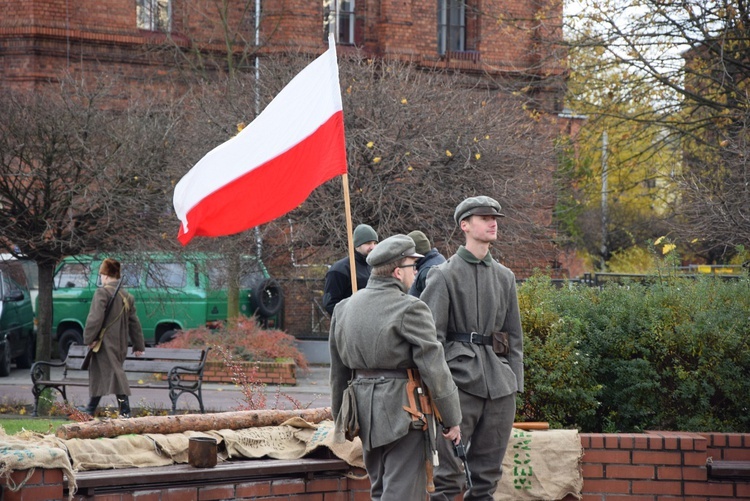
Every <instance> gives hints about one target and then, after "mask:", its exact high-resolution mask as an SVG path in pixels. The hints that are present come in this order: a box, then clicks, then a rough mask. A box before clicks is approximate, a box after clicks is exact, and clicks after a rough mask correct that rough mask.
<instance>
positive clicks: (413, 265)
mask: <svg viewBox="0 0 750 501" xmlns="http://www.w3.org/2000/svg"><path fill="white" fill-rule="evenodd" d="M396 268H414V270H415V271H416V269H417V263H412V264H404V265H401V266H396Z"/></svg>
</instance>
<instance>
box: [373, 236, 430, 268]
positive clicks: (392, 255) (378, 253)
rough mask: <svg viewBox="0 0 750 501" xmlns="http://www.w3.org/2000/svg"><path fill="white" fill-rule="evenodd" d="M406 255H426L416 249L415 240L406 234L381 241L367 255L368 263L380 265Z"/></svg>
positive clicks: (418, 256)
mask: <svg viewBox="0 0 750 501" xmlns="http://www.w3.org/2000/svg"><path fill="white" fill-rule="evenodd" d="M404 257H416V258H420V257H424V256H423V255H422V254H417V251H416V250H415V249H414V240H412V239H411V237H408V236H406V235H400V234H399V235H393V236H392V237H388V238H386V239H385V240H383V241H382V242H380V243H379V244H378V245H377V247H375V249H373V251H372V252H370V254H369V255H368V256H367V264H369V265H370V266H380V265H383V264H388V263H390V262H391V261H397V260H399V259H401V258H404Z"/></svg>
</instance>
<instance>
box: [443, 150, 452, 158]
mask: <svg viewBox="0 0 750 501" xmlns="http://www.w3.org/2000/svg"><path fill="white" fill-rule="evenodd" d="M445 156H446V157H448V158H451V157H453V153H451V150H445Z"/></svg>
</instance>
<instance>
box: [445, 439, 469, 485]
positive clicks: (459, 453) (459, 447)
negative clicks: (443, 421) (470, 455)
mask: <svg viewBox="0 0 750 501" xmlns="http://www.w3.org/2000/svg"><path fill="white" fill-rule="evenodd" d="M443 431H444V432H445V433H447V432H448V429H447V428H443ZM451 444H452V445H453V454H455V455H456V457H457V458H458V459H460V460H461V462H462V463H463V464H464V474H465V475H466V487H467V488H468V489H471V488H472V487H474V484H473V482H472V481H471V470H469V460H468V459H467V458H466V447H465V446H464V442H463V440H461V441H459V442H458V443H457V444H456V443H454V442H451Z"/></svg>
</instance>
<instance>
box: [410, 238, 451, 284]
mask: <svg viewBox="0 0 750 501" xmlns="http://www.w3.org/2000/svg"><path fill="white" fill-rule="evenodd" d="M408 236H409V237H411V239H412V240H414V245H415V248H416V249H417V252H418V253H420V254H424V257H421V258H419V259H417V278H416V279H415V280H414V283H413V284H411V288H410V289H409V294H411V295H412V296H414V297H419V296H420V295H421V294H422V291H423V290H424V286H425V283H426V282H427V272H429V271H430V268H432V267H433V266H437V265H439V264H443V263H444V262H445V257H444V256H443V255H442V254H440V251H438V250H437V249H436V248H434V247H432V245H430V239H429V238H427V235H425V234H424V233H423V232H421V231H419V230H414V231H412V232H411V233H409V235H408Z"/></svg>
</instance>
